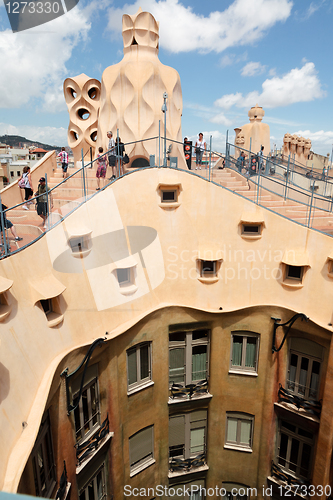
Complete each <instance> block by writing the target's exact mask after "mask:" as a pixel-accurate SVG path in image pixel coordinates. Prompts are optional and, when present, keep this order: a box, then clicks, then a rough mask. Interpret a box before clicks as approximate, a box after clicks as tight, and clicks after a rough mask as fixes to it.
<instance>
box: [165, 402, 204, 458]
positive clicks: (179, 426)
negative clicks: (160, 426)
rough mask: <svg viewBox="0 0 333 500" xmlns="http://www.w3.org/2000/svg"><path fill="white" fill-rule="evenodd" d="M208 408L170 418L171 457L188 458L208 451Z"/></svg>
mask: <svg viewBox="0 0 333 500" xmlns="http://www.w3.org/2000/svg"><path fill="white" fill-rule="evenodd" d="M206 442H207V410H198V411H192V412H190V413H185V414H184V415H174V416H171V417H170V418H169V457H170V459H172V458H181V459H184V460H187V459H189V458H193V457H197V456H198V455H200V454H201V453H204V454H205V453H206Z"/></svg>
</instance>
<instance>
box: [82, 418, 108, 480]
mask: <svg viewBox="0 0 333 500" xmlns="http://www.w3.org/2000/svg"><path fill="white" fill-rule="evenodd" d="M112 436H113V432H109V417H108V416H107V417H106V419H105V420H104V422H103V423H102V424H101V426H100V427H99V429H98V431H97V432H96V433H95V434H93V435H92V436H91V437H90V438H89V439H88V440H87V441H83V442H81V443H77V444H76V445H75V448H76V459H77V470H76V473H77V474H78V473H79V472H81V470H82V468H83V467H84V466H85V465H86V463H87V462H88V461H90V460H91V458H92V457H93V456H94V455H95V453H96V452H97V450H99V449H100V448H101V447H102V446H103V445H104V444H105V443H106V442H107V441H108V440H109V439H110V438H111V437H112Z"/></svg>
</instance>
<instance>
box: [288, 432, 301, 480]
mask: <svg viewBox="0 0 333 500" xmlns="http://www.w3.org/2000/svg"><path fill="white" fill-rule="evenodd" d="M298 449H299V441H297V439H294V438H292V440H291V451H290V462H289V470H292V471H293V472H296V469H297V460H298Z"/></svg>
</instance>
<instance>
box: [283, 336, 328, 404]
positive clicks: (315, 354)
mask: <svg viewBox="0 0 333 500" xmlns="http://www.w3.org/2000/svg"><path fill="white" fill-rule="evenodd" d="M321 360H322V347H321V346H320V345H319V344H317V343H315V342H311V341H310V340H307V339H302V338H296V337H295V338H292V339H291V340H290V351H289V370H288V377H287V389H288V390H289V391H291V392H292V393H293V394H296V395H298V396H301V397H303V398H304V399H314V400H316V399H318V391H319V379H320V365H321Z"/></svg>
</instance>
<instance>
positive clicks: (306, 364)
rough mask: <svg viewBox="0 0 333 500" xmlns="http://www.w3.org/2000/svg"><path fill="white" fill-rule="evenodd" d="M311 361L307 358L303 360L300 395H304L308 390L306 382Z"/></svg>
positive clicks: (299, 386) (299, 387)
mask: <svg viewBox="0 0 333 500" xmlns="http://www.w3.org/2000/svg"><path fill="white" fill-rule="evenodd" d="M308 368H309V360H308V359H307V358H302V361H301V371H300V375H299V385H298V393H299V394H302V395H304V394H305V388H306V380H307V376H308Z"/></svg>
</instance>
